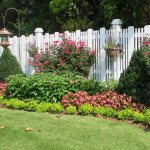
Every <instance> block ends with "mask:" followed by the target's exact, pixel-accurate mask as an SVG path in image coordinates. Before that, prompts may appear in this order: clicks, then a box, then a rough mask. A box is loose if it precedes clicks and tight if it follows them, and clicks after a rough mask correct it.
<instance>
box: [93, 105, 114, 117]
mask: <svg viewBox="0 0 150 150" xmlns="http://www.w3.org/2000/svg"><path fill="white" fill-rule="evenodd" d="M94 114H95V115H102V116H106V117H113V118H115V117H116V116H117V111H116V110H115V109H112V108H109V107H100V106H98V107H95V108H94Z"/></svg>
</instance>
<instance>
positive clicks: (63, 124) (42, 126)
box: [0, 109, 150, 150]
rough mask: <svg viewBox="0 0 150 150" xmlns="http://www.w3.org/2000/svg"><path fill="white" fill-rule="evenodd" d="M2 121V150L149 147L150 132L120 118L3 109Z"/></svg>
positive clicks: (141, 149)
mask: <svg viewBox="0 0 150 150" xmlns="http://www.w3.org/2000/svg"><path fill="white" fill-rule="evenodd" d="M2 125H3V126H5V128H4V129H0V150H150V132H146V131H144V130H142V129H140V128H137V127H135V126H133V125H130V124H126V123H123V122H118V121H110V120H105V119H100V118H94V117H88V116H87V117H82V116H68V115H63V116H61V117H60V118H58V117H57V115H52V114H48V113H34V112H25V111H14V110H7V109H0V126H2ZM27 127H31V128H32V129H33V131H31V132H25V130H24V129H25V128H27Z"/></svg>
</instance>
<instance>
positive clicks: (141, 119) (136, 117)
mask: <svg viewBox="0 0 150 150" xmlns="http://www.w3.org/2000/svg"><path fill="white" fill-rule="evenodd" d="M144 119H145V118H144V114H142V113H139V112H134V114H133V120H134V121H135V122H144Z"/></svg>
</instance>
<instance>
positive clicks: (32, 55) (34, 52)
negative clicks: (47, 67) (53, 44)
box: [28, 51, 37, 57]
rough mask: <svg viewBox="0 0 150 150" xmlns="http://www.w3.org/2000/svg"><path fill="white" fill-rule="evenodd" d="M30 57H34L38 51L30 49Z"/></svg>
mask: <svg viewBox="0 0 150 150" xmlns="http://www.w3.org/2000/svg"><path fill="white" fill-rule="evenodd" d="M28 52H29V56H30V57H34V56H35V55H36V53H37V51H28Z"/></svg>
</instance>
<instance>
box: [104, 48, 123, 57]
mask: <svg viewBox="0 0 150 150" xmlns="http://www.w3.org/2000/svg"><path fill="white" fill-rule="evenodd" d="M105 50H106V54H107V55H108V56H109V57H117V56H119V55H120V53H122V49H121V48H118V47H114V48H105Z"/></svg>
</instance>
